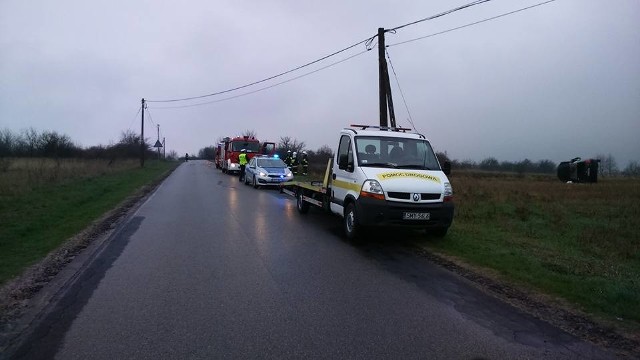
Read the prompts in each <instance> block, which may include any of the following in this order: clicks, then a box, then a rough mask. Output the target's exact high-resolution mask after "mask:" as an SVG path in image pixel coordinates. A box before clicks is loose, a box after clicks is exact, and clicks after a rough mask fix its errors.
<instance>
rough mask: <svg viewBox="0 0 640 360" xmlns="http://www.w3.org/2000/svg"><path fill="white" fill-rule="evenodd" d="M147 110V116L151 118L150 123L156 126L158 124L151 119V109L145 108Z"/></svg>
mask: <svg viewBox="0 0 640 360" xmlns="http://www.w3.org/2000/svg"><path fill="white" fill-rule="evenodd" d="M145 110H147V116H148V117H149V121H151V123H152V124H153V126H156V123H155V122H153V119H152V118H151V112H150V111H149V107H148V106H145Z"/></svg>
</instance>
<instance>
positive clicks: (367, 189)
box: [360, 180, 384, 200]
mask: <svg viewBox="0 0 640 360" xmlns="http://www.w3.org/2000/svg"><path fill="white" fill-rule="evenodd" d="M360 196H364V197H369V198H374V199H378V200H384V191H383V190H382V185H380V183H379V182H378V180H365V182H364V183H363V184H362V189H361V190H360Z"/></svg>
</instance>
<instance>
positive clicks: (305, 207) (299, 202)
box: [296, 190, 309, 214]
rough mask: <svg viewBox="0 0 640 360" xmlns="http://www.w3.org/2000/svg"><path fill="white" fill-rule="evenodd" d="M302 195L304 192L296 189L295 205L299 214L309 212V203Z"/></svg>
mask: <svg viewBox="0 0 640 360" xmlns="http://www.w3.org/2000/svg"><path fill="white" fill-rule="evenodd" d="M303 196H304V192H303V191H302V190H300V191H298V194H297V195H296V207H297V208H298V212H299V213H300V214H306V213H308V212H309V203H308V202H306V201H304V200H303V199H302V197H303Z"/></svg>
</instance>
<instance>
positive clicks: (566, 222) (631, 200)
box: [426, 172, 640, 329]
mask: <svg viewBox="0 0 640 360" xmlns="http://www.w3.org/2000/svg"><path fill="white" fill-rule="evenodd" d="M450 180H451V182H452V184H453V188H454V197H455V203H456V207H457V208H456V215H455V218H454V225H453V227H452V228H451V230H450V232H449V235H448V236H447V237H446V238H444V239H442V240H433V241H430V242H428V243H427V244H426V246H427V247H430V248H432V249H434V250H436V251H441V252H443V253H446V254H449V255H452V256H455V257H458V258H460V259H463V261H465V262H469V263H471V264H474V265H479V266H481V267H485V268H489V269H492V270H495V271H497V272H498V273H499V274H501V275H502V276H504V277H506V278H508V279H510V280H512V281H515V282H516V283H519V284H523V285H525V286H529V287H533V288H535V289H538V290H541V291H542V292H544V293H548V294H552V295H556V296H560V297H561V298H564V299H567V300H569V301H570V302H572V303H574V304H576V305H577V306H578V307H579V308H581V309H582V310H584V311H586V312H590V313H593V314H596V315H601V316H604V317H606V318H608V319H612V320H614V321H619V322H624V323H626V325H629V326H630V327H632V328H636V329H640V326H639V325H640V226H638V218H639V217H640V179H629V178H605V179H601V181H600V182H599V183H597V184H565V183H563V182H560V181H559V180H558V179H557V178H555V177H553V176H546V175H538V176H536V175H527V176H517V175H515V174H511V175H510V174H496V173H464V172H459V173H454V174H453V176H451V178H450Z"/></svg>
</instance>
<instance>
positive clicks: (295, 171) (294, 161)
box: [291, 151, 298, 175]
mask: <svg viewBox="0 0 640 360" xmlns="http://www.w3.org/2000/svg"><path fill="white" fill-rule="evenodd" d="M291 172H293V175H298V153H297V152H295V151H294V152H293V157H292V159H291Z"/></svg>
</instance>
